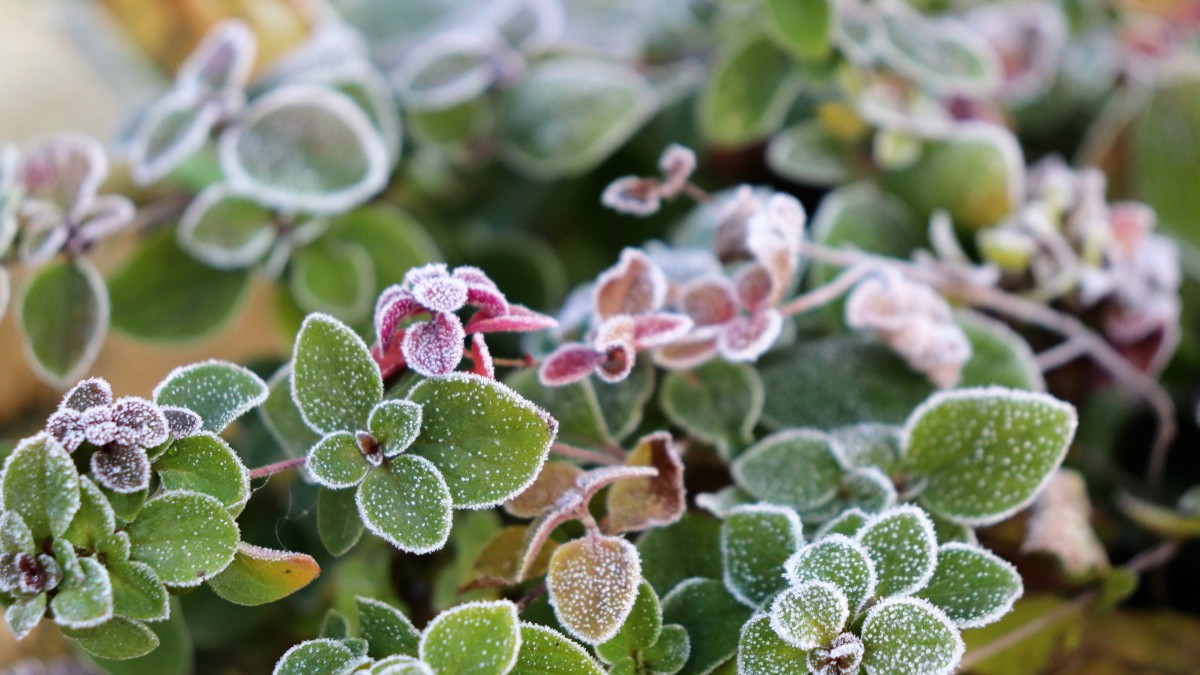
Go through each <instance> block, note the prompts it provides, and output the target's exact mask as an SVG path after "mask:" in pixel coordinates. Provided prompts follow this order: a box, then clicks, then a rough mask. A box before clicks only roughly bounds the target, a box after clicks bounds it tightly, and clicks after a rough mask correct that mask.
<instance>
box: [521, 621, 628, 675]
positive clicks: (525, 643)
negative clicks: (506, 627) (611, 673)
mask: <svg viewBox="0 0 1200 675" xmlns="http://www.w3.org/2000/svg"><path fill="white" fill-rule="evenodd" d="M509 672H510V673H511V675H559V674H561V675H601V674H602V673H603V672H604V670H603V669H601V668H600V665H599V664H598V663H596V661H595V659H593V658H592V656H591V655H590V654H588V653H587V650H586V649H584V648H583V647H581V646H579V645H578V644H575V643H574V642H572V641H571V640H570V639H568V638H567V637H566V636H564V635H563V634H561V633H559V632H558V631H556V630H554V629H553V628H548V627H546V626H541V625H538V624H536V623H522V624H521V653H520V654H519V655H518V657H517V664H516V665H515V666H513V669H512V670H511V671H509Z"/></svg>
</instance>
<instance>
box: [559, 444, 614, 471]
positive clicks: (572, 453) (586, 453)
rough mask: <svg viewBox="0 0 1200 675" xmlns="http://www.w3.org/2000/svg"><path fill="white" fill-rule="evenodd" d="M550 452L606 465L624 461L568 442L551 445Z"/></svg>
mask: <svg viewBox="0 0 1200 675" xmlns="http://www.w3.org/2000/svg"><path fill="white" fill-rule="evenodd" d="M550 452H553V453H555V454H557V455H562V456H563V457H571V458H574V459H578V460H582V461H584V462H591V463H592V464H604V465H605V466H615V465H617V464H620V463H621V461H622V460H620V459H618V458H616V457H614V456H612V455H608V454H605V453H602V452H596V451H595V450H588V449H587V448H580V447H578V446H574V445H567V444H566V443H555V444H554V445H551V446H550Z"/></svg>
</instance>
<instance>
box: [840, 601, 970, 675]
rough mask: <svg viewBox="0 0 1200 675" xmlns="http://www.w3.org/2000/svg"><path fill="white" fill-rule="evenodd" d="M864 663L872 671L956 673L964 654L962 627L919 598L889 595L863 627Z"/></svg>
mask: <svg viewBox="0 0 1200 675" xmlns="http://www.w3.org/2000/svg"><path fill="white" fill-rule="evenodd" d="M862 641H863V647H865V653H864V656H863V665H865V666H866V667H867V672H869V673H879V675H901V674H905V675H907V674H908V673H928V674H929V675H937V674H943V673H944V674H946V675H949V673H952V672H954V667H955V666H956V665H958V661H959V659H961V658H962V655H963V649H964V647H963V641H962V637H961V636H960V635H959V633H958V629H957V628H955V627H954V624H952V623H951V622H950V620H949V619H948V618H946V615H945V614H944V613H943V612H942V611H941V610H940V609H938V608H936V607H934V606H933V605H931V604H929V603H928V602H927V601H925V600H921V599H919V598H889V599H887V600H884V601H883V602H881V603H879V604H878V605H875V606H874V607H872V608H871V611H870V612H868V613H867V618H866V621H864V622H863V627H862Z"/></svg>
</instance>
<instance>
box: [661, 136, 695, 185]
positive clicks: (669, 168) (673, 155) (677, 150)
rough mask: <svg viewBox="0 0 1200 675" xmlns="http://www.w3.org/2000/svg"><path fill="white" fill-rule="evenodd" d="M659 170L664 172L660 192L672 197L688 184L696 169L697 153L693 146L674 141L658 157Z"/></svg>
mask: <svg viewBox="0 0 1200 675" xmlns="http://www.w3.org/2000/svg"><path fill="white" fill-rule="evenodd" d="M658 170H659V171H661V172H662V174H663V181H662V185H661V187H660V188H659V194H661V195H662V196H663V197H667V198H671V197H674V196H675V195H677V194H679V192H680V190H683V187H684V186H685V185H687V182H688V179H689V178H691V177H692V172H693V171H695V170H696V153H695V152H692V149H691V148H687V147H684V146H682V145H678V144H675V143H672V144H671V145H668V146H667V149H666V150H664V151H663V154H662V157H660V158H659V159H658Z"/></svg>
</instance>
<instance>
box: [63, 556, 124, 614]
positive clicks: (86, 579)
mask: <svg viewBox="0 0 1200 675" xmlns="http://www.w3.org/2000/svg"><path fill="white" fill-rule="evenodd" d="M56 553H57V552H56ZM56 557H58V556H57V555H56ZM72 567H73V566H72V565H69V564H64V565H63V581H62V584H60V585H59V587H58V593H57V595H55V596H54V598H53V599H51V600H50V609H51V611H53V612H54V622H55V623H57V624H58V625H60V626H67V627H70V628H91V627H93V626H98V625H100V624H102V623H104V622H105V621H108V620H109V619H110V618H111V617H112V613H113V589H112V583H111V582H110V581H109V577H108V570H106V569H104V566H103V565H101V564H100V563H99V562H98V561H97V560H96V559H94V558H80V559H79V564H78V567H77V568H75V569H72Z"/></svg>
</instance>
